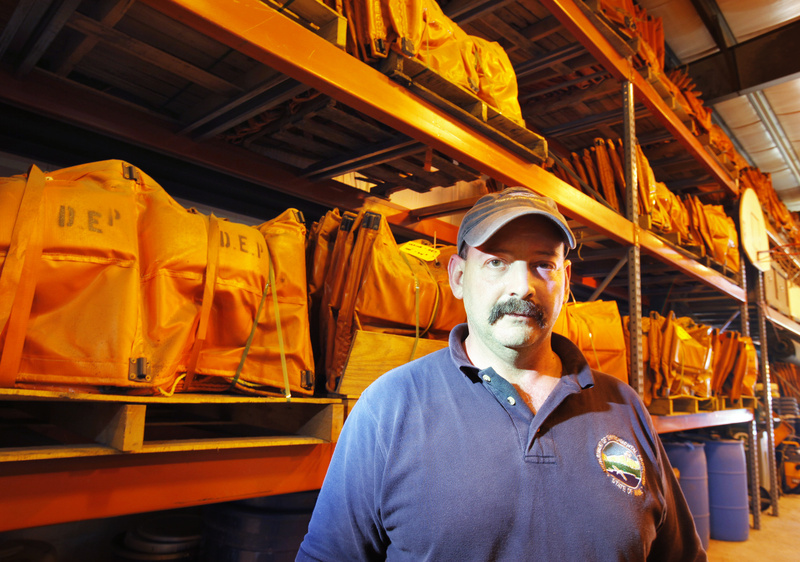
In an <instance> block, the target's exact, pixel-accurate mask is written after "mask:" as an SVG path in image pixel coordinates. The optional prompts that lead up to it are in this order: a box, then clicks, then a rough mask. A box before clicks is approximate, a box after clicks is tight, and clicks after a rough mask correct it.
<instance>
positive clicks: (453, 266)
mask: <svg viewBox="0 0 800 562" xmlns="http://www.w3.org/2000/svg"><path fill="white" fill-rule="evenodd" d="M466 263H467V262H466V261H465V260H464V258H462V257H461V256H459V255H458V254H453V255H452V256H450V261H449V262H448V263H447V273H448V275H449V277H450V290H451V291H453V296H454V297H456V298H457V299H462V298H463V297H464V287H463V281H464V266H465V265H466Z"/></svg>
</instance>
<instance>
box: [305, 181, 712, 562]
mask: <svg viewBox="0 0 800 562" xmlns="http://www.w3.org/2000/svg"><path fill="white" fill-rule="evenodd" d="M574 247H575V238H574V236H573V234H572V231H571V230H570V228H569V226H568V224H567V222H566V220H565V219H564V217H563V216H562V215H561V214H560V213H559V212H558V209H557V208H556V205H555V203H554V202H553V201H552V200H551V199H548V198H544V197H539V196H536V195H534V194H533V193H532V192H530V191H528V190H526V189H523V188H511V189H506V190H505V191H503V192H501V193H498V194H490V195H486V196H484V197H482V198H481V199H480V200H479V201H478V202H477V203H476V204H475V206H474V207H473V208H472V209H471V210H470V211H469V212H468V213H467V214H466V216H465V217H464V219H463V221H462V223H461V226H460V228H459V232H458V248H459V254H458V255H457V256H454V257H453V258H452V260H451V261H450V264H449V274H450V285H451V288H452V290H453V293H454V294H455V296H456V297H458V298H460V299H463V301H464V306H465V308H466V311H467V324H466V325H460V326H457V327H456V328H454V329H453V331H452V332H451V334H450V342H449V343H450V345H449V347H448V348H446V349H443V350H440V351H438V352H435V353H432V354H430V355H428V356H426V357H423V358H420V359H418V360H416V361H413V362H411V363H409V364H407V365H404V366H402V367H400V368H398V369H395V370H393V371H390V372H389V373H387V374H385V375H383V376H382V377H380V378H379V379H378V380H377V381H375V382H374V383H373V384H372V385H371V386H370V387H369V388H368V389H367V390H366V391H365V392H364V393H363V394H362V396H361V398H360V399H359V401H358V402H357V404H356V406H355V407H354V409H353V411H352V413H351V414H350V416H349V417H348V419H347V421H346V423H345V427H344V429H343V431H342V434H341V436H340V439H339V442H338V444H337V446H336V450H335V453H334V455H333V459H332V461H331V465H330V468H329V470H328V474H327V476H326V479H325V483H324V485H323V487H322V490H321V492H320V496H319V500H318V502H317V505H316V509H315V511H314V515H313V517H312V520H311V524H310V526H309V532H308V534H307V535H306V537H305V540H304V542H303V544H302V546H301V548H300V552H299V554H298V557H297V559H298V560H325V561H352V560H383V559H389V560H408V561H414V562H418V561H421V560H434V561H439V560H458V561H462V560H481V561H484V560H509V561H522V560H540V561H545V562H549V561H556V560H557V561H563V560H575V561H581V562H585V561H590V560H676V561H677V560H680V561H691V560H705V559H706V558H705V553H704V552H703V549H702V546H701V545H700V539H699V538H698V536H697V533H696V531H695V528H694V523H693V521H692V517H691V514H690V512H689V509H688V507H687V505H686V501H685V499H684V497H683V495H682V494H681V491H680V488H679V486H678V483H677V481H676V479H675V476H674V474H673V472H672V470H671V468H670V466H669V462H668V460H667V457H666V453H665V452H664V449H663V447H662V445H661V441H660V440H659V438H658V435H657V434H656V431H655V429H654V428H653V425H652V423H651V421H650V417H649V415H648V413H647V411H646V410H645V408H644V405H643V404H642V402H641V400H639V397H638V396H637V395H636V393H635V392H634V391H633V389H632V388H630V387H629V386H628V385H626V384H624V383H622V382H620V381H618V380H617V379H615V378H613V377H611V376H608V375H605V374H603V373H600V372H597V371H593V370H592V369H590V368H589V366H588V365H587V362H586V359H585V358H584V357H583V355H582V354H581V353H580V351H579V350H578V349H577V347H576V346H575V345H574V344H572V343H571V342H569V341H568V340H566V339H565V338H563V337H561V336H559V335H557V334H552V327H553V324H554V322H555V320H556V318H557V316H558V313H559V311H560V310H561V306H562V304H563V303H564V299H565V298H566V295H567V294H568V292H569V278H570V271H571V269H570V262H569V261H568V260H567V259H566V254H567V251H568V250H569V249H570V248H574Z"/></svg>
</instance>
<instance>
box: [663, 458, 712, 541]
mask: <svg viewBox="0 0 800 562" xmlns="http://www.w3.org/2000/svg"><path fill="white" fill-rule="evenodd" d="M664 449H666V451H667V457H668V458H669V462H670V464H671V465H672V466H673V467H674V468H676V469H678V472H679V474H680V476H679V478H678V481H679V482H680V484H681V490H682V491H683V495H684V496H685V497H686V503H688V504H689V510H690V511H691V512H692V518H693V519H694V526H695V527H696V528H697V534H698V535H700V541H701V542H702V543H703V548H705V549H706V550H708V541H709V537H710V535H711V527H710V511H709V496H708V470H707V467H706V455H705V452H704V450H703V449H704V445H703V443H690V442H681V443H669V442H665V443H664Z"/></svg>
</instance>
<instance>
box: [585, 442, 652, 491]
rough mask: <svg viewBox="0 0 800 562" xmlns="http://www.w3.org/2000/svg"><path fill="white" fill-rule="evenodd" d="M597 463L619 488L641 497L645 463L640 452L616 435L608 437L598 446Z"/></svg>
mask: <svg viewBox="0 0 800 562" xmlns="http://www.w3.org/2000/svg"><path fill="white" fill-rule="evenodd" d="M596 455H597V461H598V462H599V463H600V466H601V467H602V469H603V472H605V473H606V474H607V475H608V476H609V477H610V478H611V481H612V482H613V483H614V485H615V486H617V488H619V489H620V490H623V491H625V492H627V493H628V494H633V495H634V496H641V495H642V492H643V488H644V462H643V461H642V457H641V455H639V452H638V451H637V450H636V449H635V448H634V447H633V445H631V444H630V443H628V442H627V441H623V440H622V439H620V438H619V437H617V436H616V435H606V436H605V437H603V438H602V439H601V440H600V442H599V443H598V444H597V449H596Z"/></svg>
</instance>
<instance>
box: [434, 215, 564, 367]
mask: <svg viewBox="0 0 800 562" xmlns="http://www.w3.org/2000/svg"><path fill="white" fill-rule="evenodd" d="M564 252H565V244H564V238H563V236H561V235H560V234H559V230H558V227H556V226H555V225H554V224H553V223H552V221H550V220H549V219H546V218H543V217H540V216H536V215H533V216H524V217H520V218H518V219H515V220H513V221H511V222H510V223H508V224H507V225H505V226H504V227H503V228H501V229H500V230H498V231H497V232H496V233H495V234H494V236H492V237H491V238H490V239H489V240H488V241H487V242H486V243H484V244H483V245H481V246H479V247H476V248H472V247H469V246H468V247H467V255H466V259H464V258H461V257H459V256H453V258H452V259H451V261H450V266H449V272H450V286H451V288H452V290H453V294H454V295H455V296H456V297H457V298H460V299H463V300H464V308H465V309H466V311H467V321H468V323H469V331H470V336H475V337H477V338H478V339H479V340H480V342H481V343H482V344H483V345H485V346H487V347H488V348H489V349H491V350H497V351H500V352H502V349H501V348H511V349H518V350H522V349H523V348H524V347H526V346H530V345H532V344H535V343H537V342H541V341H544V340H546V339H547V338H549V335H550V332H551V330H552V327H553V324H554V323H555V321H556V318H557V317H558V313H559V312H560V310H561V305H562V304H563V302H564V296H565V295H566V294H567V288H568V286H569V277H570V273H571V267H570V263H569V261H567V260H565V258H564Z"/></svg>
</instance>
